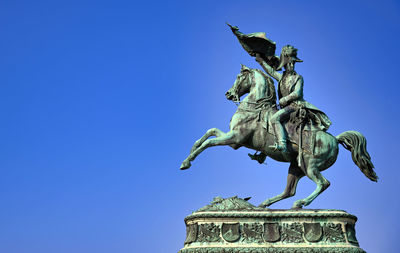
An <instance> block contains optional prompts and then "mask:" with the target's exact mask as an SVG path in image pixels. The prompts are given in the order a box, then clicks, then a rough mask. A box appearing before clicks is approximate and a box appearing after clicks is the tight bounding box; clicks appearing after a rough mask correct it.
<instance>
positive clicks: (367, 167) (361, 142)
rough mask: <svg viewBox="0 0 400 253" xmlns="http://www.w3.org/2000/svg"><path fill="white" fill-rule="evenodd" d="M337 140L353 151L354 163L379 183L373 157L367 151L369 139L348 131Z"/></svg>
mask: <svg viewBox="0 0 400 253" xmlns="http://www.w3.org/2000/svg"><path fill="white" fill-rule="evenodd" d="M336 139H337V140H338V142H339V143H340V144H342V145H343V147H344V148H345V149H347V150H350V151H351V157H352V158H353V162H354V163H355V164H356V165H357V166H358V167H359V168H360V170H361V172H362V173H364V175H365V176H366V177H368V178H369V179H370V180H371V181H374V182H377V181H378V176H377V175H376V173H375V171H374V165H373V164H372V162H371V156H370V155H369V154H368V151H367V139H365V137H364V135H362V134H361V133H360V132H357V131H346V132H344V133H341V134H339V135H338V136H336Z"/></svg>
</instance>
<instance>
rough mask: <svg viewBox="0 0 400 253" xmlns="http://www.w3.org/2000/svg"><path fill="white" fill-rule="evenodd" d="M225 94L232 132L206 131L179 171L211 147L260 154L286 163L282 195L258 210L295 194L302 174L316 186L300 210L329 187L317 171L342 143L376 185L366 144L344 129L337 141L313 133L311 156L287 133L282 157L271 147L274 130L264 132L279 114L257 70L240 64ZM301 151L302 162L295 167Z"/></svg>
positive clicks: (265, 78) (268, 84)
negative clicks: (234, 107)
mask: <svg viewBox="0 0 400 253" xmlns="http://www.w3.org/2000/svg"><path fill="white" fill-rule="evenodd" d="M247 93H248V95H247V96H246V97H245V98H244V99H243V100H242V101H240V98H241V97H242V96H244V95H245V94H247ZM225 96H226V98H227V99H228V100H232V101H234V102H236V103H239V105H238V108H237V111H236V112H235V114H234V115H233V116H232V119H231V122H230V131H229V132H227V133H225V132H223V131H221V130H219V129H218V128H211V129H209V130H208V131H207V132H206V133H205V134H204V135H203V136H202V137H201V138H200V139H199V140H197V141H196V142H195V143H194V145H193V147H192V149H191V151H190V154H189V156H188V157H187V158H186V159H185V160H184V161H183V162H182V165H181V167H180V169H181V170H185V169H188V168H190V167H191V162H192V161H193V160H194V159H195V158H196V157H197V156H198V155H199V154H200V153H201V152H203V151H204V150H206V149H207V148H209V147H213V146H221V145H229V146H231V147H232V148H233V149H238V148H240V147H247V148H249V149H253V150H256V151H259V152H262V154H265V155H266V156H268V157H271V158H272V159H274V160H276V161H280V162H289V163H290V166H289V171H288V176H287V184H286V187H285V189H284V191H283V192H282V193H281V194H279V195H277V196H275V197H272V198H269V199H267V200H265V201H263V202H262V203H261V204H260V205H259V207H264V208H265V207H268V206H270V205H272V204H273V203H276V202H278V201H280V200H283V199H286V198H289V197H292V196H294V195H295V193H296V187H297V183H298V182H299V180H300V179H301V178H302V177H304V176H307V177H308V178H310V179H311V180H312V181H313V182H315V184H316V188H315V190H314V191H313V192H312V193H311V194H310V195H309V196H307V197H306V198H304V199H299V200H297V201H295V202H294V203H293V206H292V208H293V209H298V208H302V207H303V206H308V205H309V204H310V203H311V202H312V201H313V200H314V199H315V198H316V197H318V195H320V194H321V193H322V192H323V191H325V190H326V189H327V188H328V187H329V185H330V182H329V181H328V180H327V179H326V178H325V177H324V176H323V175H322V174H321V171H324V170H326V169H328V168H329V167H331V166H332V165H333V164H334V163H335V162H336V159H337V156H338V151H339V145H338V144H339V143H340V144H342V146H343V147H344V148H345V149H347V150H349V151H350V152H351V156H352V159H353V162H354V163H355V164H356V165H357V166H358V167H359V168H360V170H361V172H362V173H363V174H364V175H365V176H366V177H367V178H369V179H370V180H371V181H375V182H377V180H378V177H377V175H376V174H375V172H374V165H373V164H372V162H371V157H370V155H369V153H368V152H367V149H366V144H367V140H366V138H365V137H364V136H363V135H362V134H361V133H359V132H357V131H346V132H343V133H341V134H339V135H338V136H336V137H334V136H333V135H331V134H329V133H328V132H325V131H315V132H314V135H313V136H314V138H315V141H314V143H315V145H314V147H313V150H312V152H307V150H303V148H302V145H301V142H300V145H299V143H296V142H295V141H293V138H290V137H291V136H290V133H289V132H288V134H289V138H288V143H287V146H288V151H287V152H285V153H282V151H280V150H277V149H276V148H274V143H275V136H274V134H273V132H272V133H271V131H268V124H266V122H267V120H268V119H269V118H270V117H271V116H272V115H273V114H274V113H275V112H276V111H277V110H278V109H277V104H276V91H275V86H274V82H273V80H272V79H271V78H270V77H269V76H267V75H266V74H265V73H264V72H262V71H261V70H259V69H251V68H248V67H246V66H244V65H242V67H241V70H240V73H239V74H238V76H237V78H236V80H235V82H234V84H233V86H232V88H230V89H229V90H228V91H227V92H226V94H225ZM285 124H289V123H288V122H286V123H285ZM210 137H215V138H210ZM299 152H300V154H301V156H302V157H301V158H302V163H299V159H298V158H299V157H298V156H299Z"/></svg>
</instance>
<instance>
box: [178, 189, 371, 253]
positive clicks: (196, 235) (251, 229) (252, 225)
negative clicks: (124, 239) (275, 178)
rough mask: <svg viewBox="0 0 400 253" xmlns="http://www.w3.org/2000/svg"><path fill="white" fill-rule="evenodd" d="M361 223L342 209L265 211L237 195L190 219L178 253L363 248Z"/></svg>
mask: <svg viewBox="0 0 400 253" xmlns="http://www.w3.org/2000/svg"><path fill="white" fill-rule="evenodd" d="M356 221H357V217H355V216H354V215H351V214H349V213H347V212H345V211H342V210H332V209H321V210H313V209H309V210H303V209H298V210H278V209H276V210H271V209H268V210H266V209H264V208H259V207H256V206H254V205H252V204H251V203H249V202H248V199H246V200H245V199H241V198H238V197H237V196H235V197H231V198H226V199H224V198H221V197H216V198H214V200H213V201H212V202H211V204H209V205H206V206H204V207H202V208H200V209H198V210H197V211H195V212H193V213H192V214H191V215H189V216H187V217H186V218H185V223H186V232H187V233H186V240H185V243H184V248H183V249H182V250H181V251H180V252H179V253H195V252H199V253H200V252H214V253H223V252H232V253H233V252H250V253H256V252H257V253H258V252H260V253H261V252H364V251H363V250H362V249H361V248H359V246H358V241H357V238H356V233H355V223H356Z"/></svg>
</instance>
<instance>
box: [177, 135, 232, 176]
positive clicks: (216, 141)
mask: <svg viewBox="0 0 400 253" xmlns="http://www.w3.org/2000/svg"><path fill="white" fill-rule="evenodd" d="M238 142H239V135H238V134H236V133H235V132H233V131H230V132H228V133H226V134H222V135H221V136H219V137H216V138H213V139H207V140H205V141H204V142H203V143H202V144H201V145H200V146H199V147H198V148H196V149H195V150H194V151H193V152H191V153H190V155H189V156H188V157H187V158H186V159H185V160H184V161H183V162H182V165H181V170H185V169H189V168H190V166H191V163H190V162H191V161H193V160H194V159H195V158H196V157H197V156H198V155H199V154H200V153H201V152H203V151H204V150H205V149H207V148H209V147H213V146H223V145H231V144H236V143H238Z"/></svg>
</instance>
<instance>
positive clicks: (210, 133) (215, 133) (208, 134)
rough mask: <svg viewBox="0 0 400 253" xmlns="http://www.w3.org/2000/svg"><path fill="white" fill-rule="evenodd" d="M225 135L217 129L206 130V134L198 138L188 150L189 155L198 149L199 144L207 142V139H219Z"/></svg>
mask: <svg viewBox="0 0 400 253" xmlns="http://www.w3.org/2000/svg"><path fill="white" fill-rule="evenodd" d="M224 134H225V133H224V132H222V131H221V130H219V129H218V128H211V129H208V130H207V132H206V133H205V134H204V135H203V136H202V137H201V138H200V139H198V140H197V141H196V142H195V143H194V145H193V147H192V149H191V150H190V153H192V152H193V151H195V150H196V149H197V148H198V147H200V145H201V144H203V142H204V141H205V140H207V139H208V138H210V137H211V136H216V137H220V136H222V135H224Z"/></svg>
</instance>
